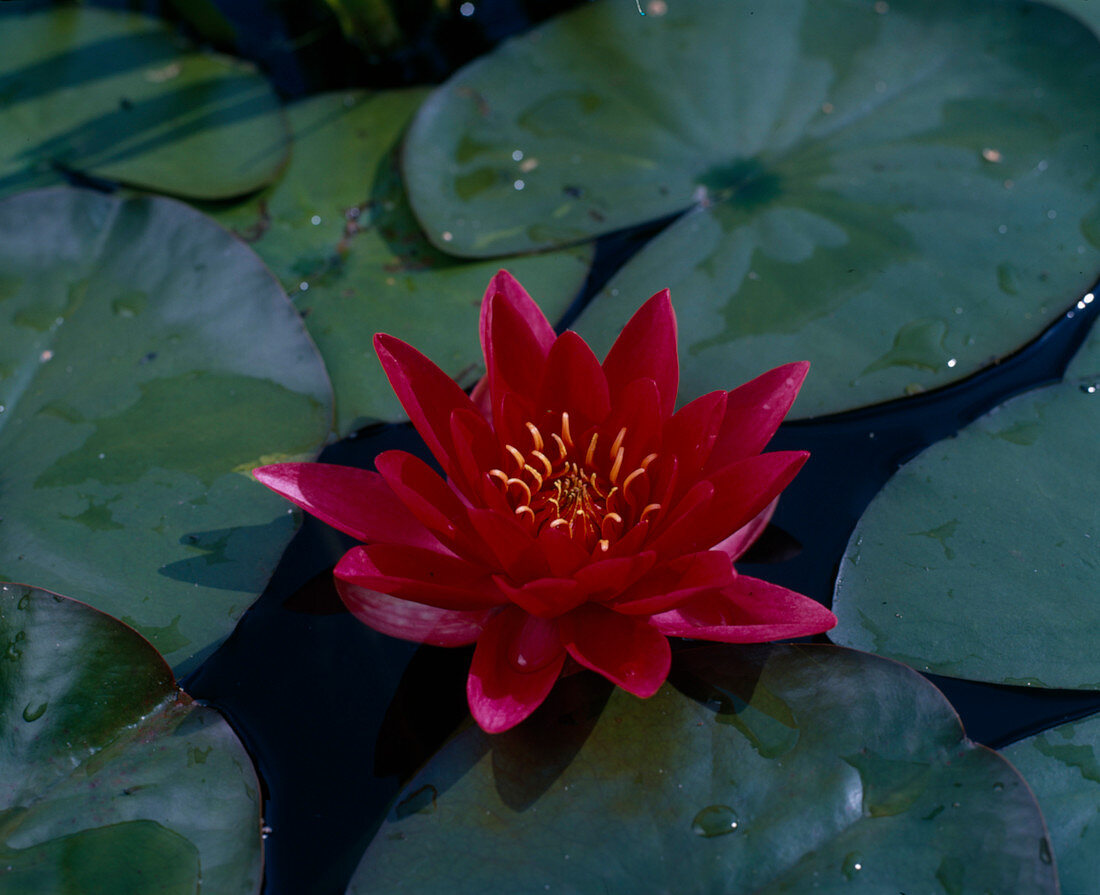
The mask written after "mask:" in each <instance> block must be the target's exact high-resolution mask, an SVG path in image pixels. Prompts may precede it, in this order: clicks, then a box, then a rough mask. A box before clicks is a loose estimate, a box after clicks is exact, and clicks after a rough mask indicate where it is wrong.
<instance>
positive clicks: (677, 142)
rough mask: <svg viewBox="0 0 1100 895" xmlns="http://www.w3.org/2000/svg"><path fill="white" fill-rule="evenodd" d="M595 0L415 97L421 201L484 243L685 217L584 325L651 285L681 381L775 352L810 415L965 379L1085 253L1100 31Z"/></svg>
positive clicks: (994, 6) (845, 8)
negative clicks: (671, 308) (669, 321)
mask: <svg viewBox="0 0 1100 895" xmlns="http://www.w3.org/2000/svg"><path fill="white" fill-rule="evenodd" d="M656 6H657V8H658V10H660V13H659V14H658V13H656V12H654V13H653V14H650V15H646V16H644V17H642V16H639V15H638V13H637V11H636V9H635V8H633V5H632V4H629V3H621V2H618V0H606V2H597V3H591V4H587V5H585V6H583V7H582V8H580V9H577V10H575V11H573V12H571V13H568V14H566V15H563V16H560V17H558V18H557V19H555V20H554V21H552V22H550V23H547V24H546V25H545V26H543V27H541V28H537V29H535V30H534V31H531V32H529V33H528V34H525V35H523V36H521V37H519V38H517V39H515V40H512V41H509V42H507V43H505V44H503V45H501V46H500V47H499V48H498V49H497V50H496V51H495V52H494V53H492V54H490V55H489V56H486V57H483V58H482V59H480V60H477V61H476V62H474V63H472V64H471V65H469V66H467V67H466V68H464V69H462V70H461V71H460V72H458V73H457V74H456V75H455V76H454V77H453V78H452V79H451V80H450V81H448V82H447V83H446V84H444V85H443V86H442V87H441V88H440V89H439V90H438V91H437V92H436V93H434V94H433V95H432V96H431V97H430V98H429V99H428V100H427V102H426V103H425V105H424V107H423V109H422V111H421V112H420V114H419V115H418V117H417V120H416V122H415V123H414V125H413V127H412V129H411V131H410V136H409V140H408V142H407V144H406V151H405V165H404V169H405V174H406V178H407V181H408V186H409V193H410V198H411V201H412V205H413V209H414V211H415V212H416V214H417V215H418V217H419V218H420V220H421V222H422V223H423V224H424V227H425V229H426V231H427V232H428V233H429V235H430V236H431V238H432V239H433V241H435V242H436V243H437V244H438V245H440V246H442V247H444V248H445V249H446V250H448V251H455V252H459V253H462V254H468V255H489V254H499V253H501V252H515V251H525V250H528V249H530V248H532V247H546V246H555V245H561V244H564V243H571V242H576V241H580V240H586V239H590V238H592V237H594V236H597V235H599V234H603V233H608V232H611V231H614V230H617V229H619V228H622V227H627V226H633V225H637V224H642V223H645V222H650V221H654V220H657V219H661V218H665V217H666V216H669V215H680V214H682V216H681V217H679V218H677V219H676V220H675V221H674V222H672V223H670V224H669V225H668V226H667V227H666V228H665V229H664V230H663V231H662V232H661V233H660V234H659V235H658V236H657V237H656V238H654V239H653V240H652V241H651V242H650V243H649V244H648V245H647V246H646V247H645V248H644V249H643V250H642V251H641V252H639V253H638V254H637V255H636V256H635V257H634V258H633V259H632V260H631V261H630V262H629V263H627V264H626V266H625V267H623V268H622V269H621V270H620V271H619V272H618V273H617V274H616V275H615V276H614V277H612V279H611V280H610V282H608V284H607V287H606V288H605V289H604V290H603V291H602V292H601V293H600V294H599V295H598V296H597V297H596V299H595V300H594V301H593V303H592V304H591V305H589V307H588V308H587V310H586V311H585V313H584V314H583V315H582V317H581V318H580V319H579V321H578V325H577V328H578V331H579V332H581V334H582V335H584V336H585V338H587V339H589V341H591V342H593V343H594V346H595V347H596V349H597V351H600V350H604V349H606V348H607V347H609V345H610V344H611V341H612V340H613V339H614V337H615V334H616V333H617V321H621V320H623V319H626V318H627V317H628V316H629V314H630V312H631V311H633V309H634V308H636V307H637V306H638V305H639V304H641V302H643V301H644V300H645V299H646V298H648V297H649V296H650V295H651V294H652V293H653V292H654V291H656V290H657V289H659V288H661V287H665V286H667V287H670V288H671V289H672V294H673V300H674V301H675V302H676V307H677V312H678V314H679V319H680V324H681V328H680V335H681V343H680V344H681V348H682V370H681V377H682V378H681V397H682V398H683V399H689V398H692V397H695V396H697V395H699V394H702V393H704V392H707V391H711V390H713V389H717V388H728V387H729V385H730V384H731V383H735V382H741V381H745V380H747V379H749V378H751V377H752V376H754V375H756V374H758V373H760V372H761V371H763V370H766V369H769V368H771V367H774V366H777V365H778V364H780V363H783V362H786V361H789V360H791V359H793V358H806V359H809V360H810V361H812V362H813V364H814V371H813V373H812V375H811V376H810V378H809V380H808V381H807V384H806V387H805V388H804V389H803V391H802V394H801V395H800V397H799V401H798V403H797V404H796V405H795V408H794V412H795V413H796V414H797V415H798V416H801V417H809V416H819V415H822V414H827V413H832V412H836V411H840V410H845V409H850V408H853V407H860V406H863V405H868V404H872V403H876V402H880V401H885V400H889V399H893V398H898V397H902V396H904V395H906V394H911V393H913V392H917V391H923V390H928V389H931V388H935V387H939V386H942V385H945V384H947V383H949V382H953V381H956V380H958V379H960V378H962V377H964V376H966V375H968V374H970V373H973V372H975V371H976V370H978V369H980V368H982V367H984V366H986V365H988V364H989V363H990V362H991V361H993V360H995V359H996V358H999V357H1003V356H1005V355H1006V354H1009V353H1011V352H1012V351H1014V350H1016V349H1018V348H1019V347H1020V346H1022V345H1023V344H1025V343H1026V342H1027V341H1028V340H1029V339H1030V338H1032V337H1034V336H1035V335H1037V334H1038V333H1039V331H1040V330H1041V329H1042V328H1043V327H1044V326H1045V325H1046V324H1047V323H1048V322H1050V321H1051V320H1052V319H1053V318H1054V316H1056V314H1057V313H1058V312H1060V311H1061V310H1063V309H1065V308H1067V307H1069V306H1070V305H1071V304H1072V302H1073V301H1075V300H1077V299H1078V298H1079V297H1080V295H1082V294H1083V293H1084V291H1085V290H1086V289H1087V288H1088V287H1089V286H1090V285H1091V284H1092V282H1093V280H1094V279H1095V278H1096V275H1097V272H1098V271H1100V228H1098V225H1097V221H1098V220H1100V218H1098V217H1097V215H1098V209H1100V188H1098V185H1097V183H1096V182H1095V179H1094V178H1092V174H1091V172H1092V171H1093V170H1094V169H1095V153H1096V141H1095V139H1094V135H1095V133H1096V132H1097V129H1098V128H1100V45H1098V43H1097V39H1096V37H1095V36H1094V35H1093V34H1091V33H1090V32H1089V31H1088V30H1087V29H1086V28H1084V27H1083V26H1082V25H1081V24H1079V23H1078V22H1076V21H1074V20H1072V19H1070V18H1069V17H1067V16H1065V15H1063V14H1061V13H1059V12H1056V11H1054V10H1051V9H1049V8H1047V7H1044V6H1041V5H1038V4H1033V3H1025V2H997V3H972V2H969V0H935V2H928V0H897V2H890V3H884V2H883V3H877V2H876V3H873V2H870V0H866V2H842V0H825V2H813V3H809V2H800V0H784V2H776V3H769V4H766V5H761V4H758V3H752V2H749V0H736V2H718V0H714V2H699V3H691V4H684V3H680V4H677V3H668V4H664V3H661V4H659V5H656Z"/></svg>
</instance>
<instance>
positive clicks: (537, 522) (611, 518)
mask: <svg viewBox="0 0 1100 895" xmlns="http://www.w3.org/2000/svg"><path fill="white" fill-rule="evenodd" d="M526 427H527V431H528V433H529V434H530V436H531V447H530V448H529V449H528V450H527V451H526V452H525V451H522V450H520V449H519V448H517V447H516V446H515V445H511V444H506V445H505V446H504V447H505V450H506V451H507V452H508V454H509V455H510V456H511V458H512V461H513V463H512V464H510V465H512V467H513V469H512V471H511V472H510V473H509V472H506V471H505V470H503V469H490V470H489V475H490V476H491V477H492V478H493V480H494V481H496V482H497V484H498V485H499V487H500V489H501V491H502V492H503V493H504V496H505V498H506V499H507V500H508V503H509V505H510V506H511V507H512V509H513V511H514V512H515V514H516V516H517V517H519V518H520V519H521V520H522V521H523V522H524V524H526V525H528V526H530V527H531V529H532V531H534V532H535V533H536V534H537V533H538V532H539V531H541V530H542V529H543V528H544V527H547V526H549V527H550V528H553V529H557V530H560V531H563V532H565V533H567V534H568V535H569V537H571V538H574V539H576V540H578V541H580V542H581V543H583V544H584V546H585V548H586V549H588V550H593V551H595V550H599V551H601V552H602V551H606V550H607V549H609V548H610V546H611V544H612V542H613V541H615V540H617V539H618V538H620V537H622V535H623V534H624V533H625V532H626V531H627V530H628V529H630V528H631V527H633V526H634V525H637V524H638V523H639V522H642V521H643V520H645V519H647V518H649V517H650V516H652V515H653V514H654V513H656V512H657V511H658V510H660V508H661V506H660V504H657V503H649V502H648V500H649V491H650V483H649V478H648V472H647V470H648V468H649V466H650V464H652V463H653V461H654V460H656V459H657V455H656V454H649V455H647V456H646V457H644V458H643V459H642V460H641V462H640V463H639V464H638V466H637V467H635V468H634V469H632V470H626V469H624V460H625V457H626V448H625V447H624V442H625V440H626V428H625V427H623V428H622V429H620V430H619V431H618V433H617V434H616V435H615V438H614V439H611V440H610V443H608V441H607V439H606V436H605V437H604V438H603V439H601V437H600V436H601V433H600V432H599V431H594V432H592V433H591V435H590V436H589V437H588V439H587V442H585V443H583V445H578V444H575V443H574V441H573V435H572V433H571V432H570V429H569V414H568V413H563V414H562V415H561V427H560V431H558V432H553V433H551V435H550V441H549V442H547V440H546V439H545V438H543V435H542V432H541V431H539V429H538V427H537V426H536V425H535V424H534V423H527V424H526ZM582 447H583V449H582Z"/></svg>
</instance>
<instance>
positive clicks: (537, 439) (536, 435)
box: [527, 423, 543, 451]
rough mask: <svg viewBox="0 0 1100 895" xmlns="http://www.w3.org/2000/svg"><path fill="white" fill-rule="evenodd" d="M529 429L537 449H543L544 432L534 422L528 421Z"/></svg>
mask: <svg viewBox="0 0 1100 895" xmlns="http://www.w3.org/2000/svg"><path fill="white" fill-rule="evenodd" d="M527 431H528V432H530V433H531V440H532V441H533V442H534V443H535V450H536V451H541V450H542V445H543V441H542V433H541V432H540V431H539V430H538V426H536V425H535V424H534V423H527Z"/></svg>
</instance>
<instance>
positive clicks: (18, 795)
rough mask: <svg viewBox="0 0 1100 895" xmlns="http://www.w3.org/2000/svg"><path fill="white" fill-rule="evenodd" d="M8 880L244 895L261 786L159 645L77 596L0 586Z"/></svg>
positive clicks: (2, 806) (3, 839) (0, 884)
mask: <svg viewBox="0 0 1100 895" xmlns="http://www.w3.org/2000/svg"><path fill="white" fill-rule="evenodd" d="M4 644H6V645H7V646H6V652H5V653H4V654H3V655H2V656H0V742H3V744H4V748H3V749H2V750H0V889H3V891H4V892H5V893H8V895H24V893H25V895H32V893H42V892H49V893H53V895H69V893H72V895H93V893H94V895H112V893H118V895H146V893H154V892H155V893H158V895H176V893H179V895H194V893H196V892H198V891H199V889H200V888H201V889H202V891H204V892H206V891H209V892H218V893H223V892H224V893H241V895H249V893H255V892H258V891H259V888H260V876H261V851H262V849H261V840H260V796H259V781H257V779H256V775H255V773H254V772H253V770H252V764H251V762H250V761H249V758H248V755H247V753H246V752H245V751H244V747H243V746H241V744H240V741H238V739H237V737H236V736H235V735H234V733H233V731H232V730H231V729H230V728H229V725H228V724H226V722H225V720H224V719H223V718H222V717H221V716H220V715H219V714H218V713H217V712H216V711H214V710H213V709H208V708H204V707H203V706H199V705H196V704H195V703H193V702H192V701H191V699H190V697H188V696H187V694H185V693H183V692H182V691H181V690H179V689H178V688H177V687H176V685H175V683H174V681H173V680H172V673H171V670H170V669H169V668H168V666H167V665H166V664H165V663H164V660H163V659H161V657H160V656H159V655H158V654H157V652H156V650H154V649H153V647H152V646H150V645H149V643H148V642H147V641H145V640H143V639H142V638H141V637H139V636H138V635H137V634H135V633H134V632H133V631H132V630H130V629H129V628H127V627H126V626H125V625H123V624H120V623H119V622H118V621H116V620H115V619H113V618H110V617H108V616H106V615H104V614H103V613H101V612H97V611H95V610H94V609H92V608H91V607H89V606H86V605H84V604H83V603H78V602H76V601H75V600H69V599H66V598H64V597H59V596H56V595H54V594H51V593H47V592H46V591H43V590H38V589H36V588H30V587H23V586H22V585H17V584H0V646H2V645H4Z"/></svg>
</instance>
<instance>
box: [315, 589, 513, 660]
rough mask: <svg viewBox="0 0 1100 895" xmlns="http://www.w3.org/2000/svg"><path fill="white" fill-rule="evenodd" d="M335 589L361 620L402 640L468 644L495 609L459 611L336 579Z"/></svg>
mask: <svg viewBox="0 0 1100 895" xmlns="http://www.w3.org/2000/svg"><path fill="white" fill-rule="evenodd" d="M336 591H337V593H339V594H340V599H342V600H343V601H344V605H345V606H347V607H348V609H349V610H350V611H351V614H352V615H354V616H355V617H356V618H357V619H359V621H361V622H363V623H364V624H366V625H369V626H370V627H372V628H374V630H376V631H380V632H381V633H383V634H388V635H389V636H390V637H399V638H400V639H401V640H411V641H413V643H427V644H431V645H432V646H465V645H466V644H468V643H473V642H474V641H476V640H477V638H478V637H479V636H480V635H481V632H482V629H483V628H484V627H485V624H486V622H487V621H488V620H489V617H490V615H492V610H487V609H486V610H478V611H473V612H459V611H455V610H451V609H439V608H437V607H435V606H427V605H425V604H424V603H414V602H411V601H410V600H403V599H401V598H400V597H391V596H390V595H389V594H383V593H379V592H378V591H374V590H371V589H370V588H366V587H360V586H359V585H357V584H352V583H351V582H349V581H341V580H340V579H339V578H337V579H336Z"/></svg>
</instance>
